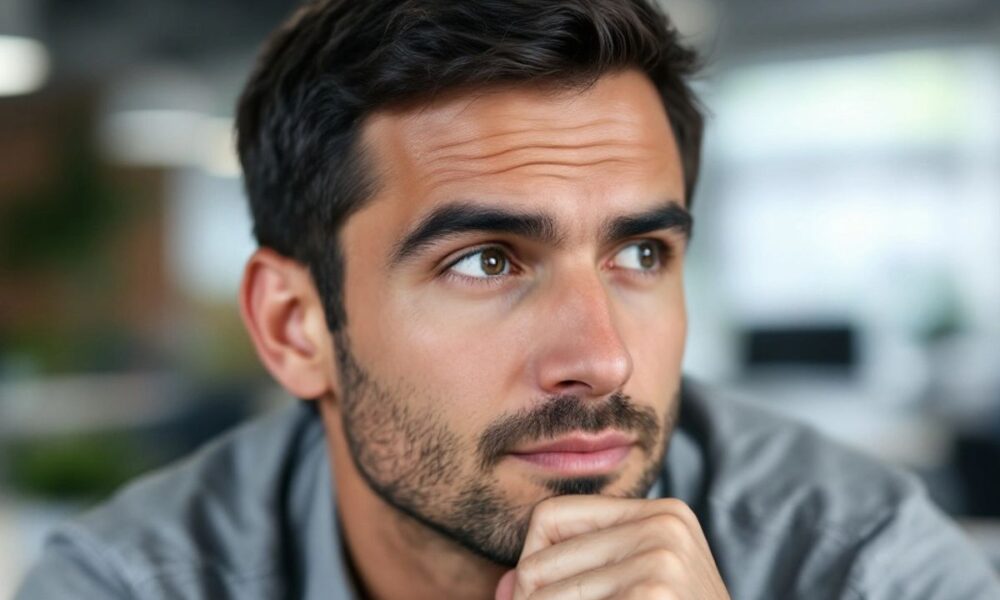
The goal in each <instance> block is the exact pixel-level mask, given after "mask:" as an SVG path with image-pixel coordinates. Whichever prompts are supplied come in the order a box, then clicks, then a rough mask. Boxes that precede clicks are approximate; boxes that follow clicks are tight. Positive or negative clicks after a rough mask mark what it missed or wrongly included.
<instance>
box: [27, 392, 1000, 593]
mask: <svg viewBox="0 0 1000 600" xmlns="http://www.w3.org/2000/svg"><path fill="white" fill-rule="evenodd" d="M681 402H682V404H681V416H680V419H679V422H678V427H677V430H676V431H675V433H674V436H673V438H672V440H671V442H670V447H669V449H668V453H667V460H666V461H665V468H664V475H663V478H662V479H661V480H660V482H658V484H657V485H656V486H655V487H654V490H653V492H651V493H653V494H656V495H669V496H673V497H677V498H680V499H682V500H684V501H685V502H687V503H688V504H689V505H690V506H691V507H692V508H693V509H694V510H695V512H696V513H697V515H698V517H699V521H700V522H701V524H702V527H703V528H704V530H705V533H706V536H707V537H708V540H709V543H710V545H711V547H712V552H713V555H714V556H715V559H716V561H717V563H718V565H719V569H720V571H721V573H722V576H723V579H724V580H725V582H726V585H727V588H728V589H729V591H730V594H731V596H732V597H733V598H734V599H741V600H742V599H758V598H759V599H764V598H768V599H773V598H789V599H794V598H803V599H806V598H808V599H810V600H817V599H819V600H821V599H825V598H830V599H835V598H840V599H855V600H860V599H864V600H882V599H885V600H889V599H892V600H905V599H909V598H912V599H920V600H928V599H942V600H945V599H947V600H953V599H970V600H977V599H982V600H995V599H997V598H1000V580H998V579H997V576H996V573H995V572H993V570H992V569H991V567H990V566H989V564H988V563H987V562H986V560H985V559H984V558H983V557H982V556H981V555H980V554H979V553H978V552H977V551H976V549H975V548H973V546H972V545H971V544H970V542H969V541H968V540H967V539H966V538H965V537H964V536H963V534H962V533H961V531H960V530H958V529H957V527H955V526H954V525H953V524H952V523H951V522H950V521H949V520H948V519H947V518H946V517H945V516H944V515H942V514H941V513H940V511H938V509H937V508H935V507H934V505H933V504H932V503H931V502H930V500H929V499H928V498H927V496H926V494H925V493H924V491H923V489H922V488H921V486H920V485H919V484H918V483H917V482H916V480H915V479H914V478H913V477H911V476H909V475H907V474H904V473H902V472H900V471H897V470H894V469H891V468H889V467H886V466H884V465H881V464H879V463H878V462H876V461H873V460H871V459H869V458H867V457H865V456H863V455H861V454H858V453H856V452H853V451H851V450H848V449H846V448H843V447H841V446H839V445H837V444H835V443H833V442H831V441H829V440H827V439H825V438H823V437H822V436H821V435H819V434H818V433H817V432H815V431H813V430H812V429H809V428H807V427H805V426H802V425H799V424H797V423H793V422H791V421H788V420H785V419H783V418H781V417H778V416H776V415H773V414H770V413H769V412H767V411H765V410H762V409H760V408H757V407H754V406H751V405H748V404H745V403H743V402H741V401H738V400H735V399H732V398H727V397H722V396H721V395H720V394H718V393H715V392H710V391H708V390H707V389H705V388H701V387H699V386H696V385H694V384H692V383H691V382H686V383H685V385H684V391H683V394H682V401H681ZM334 497H335V494H334V488H333V484H332V476H331V471H330V465H329V460H328V455H327V450H326V441H325V437H324V431H323V427H322V423H321V422H320V419H319V417H318V414H317V413H316V410H315V408H314V407H313V406H312V405H310V404H307V403H299V404H296V405H293V406H289V407H287V408H284V409H281V410H278V411H276V412H274V413H271V414H268V415H265V416H263V417H260V418H258V419H256V420H254V421H252V422H250V423H248V424H246V425H243V426H241V427H239V428H237V429H235V430H233V431H232V432H230V433H229V434H227V435H225V436H223V437H221V438H219V439H218V440H216V441H214V442H213V443H211V444H209V445H208V446H206V447H205V448H203V449H202V450H200V451H199V452H197V453H196V454H194V455H193V456H191V457H190V458H188V459H186V460H185V461H183V462H181V463H178V464H176V465H174V466H171V467H168V468H166V469H164V470H161V471H159V472H156V473H154V474H151V475H149V476H146V477H144V478H142V479H140V480H138V481H136V482H135V483H133V484H131V485H129V486H127V487H126V488H124V489H123V490H122V491H120V492H119V493H117V494H116V495H115V496H114V497H113V498H111V499H110V500H109V501H107V502H106V503H104V504H102V505H101V506H99V507H97V508H95V509H93V510H91V511H90V512H88V513H86V514H85V515H83V516H81V517H79V518H78V519H76V520H74V521H72V522H70V523H67V524H66V525H64V526H62V527H60V528H59V529H58V530H57V531H55V532H54V533H53V534H52V535H51V536H50V538H49V540H48V542H47V544H46V547H45V551H44V553H43V556H42V558H41V560H40V561H39V562H38V564H37V565H35V567H34V568H33V569H32V571H31V572H30V573H29V575H28V577H27V578H26V580H25V581H24V583H23V585H22V588H21V590H20V591H19V592H18V594H17V595H16V597H15V600H42V599H45V600H49V599H57V598H73V599H79V600H91V599H93V600H97V599H101V600H108V599H126V598H130V599H131V598H135V599H140V598H141V599H144V600H145V599H150V600H153V599H156V600H159V599H164V600H165V599H185V600H187V599H211V600H228V599H239V600H254V599H265V598H268V599H275V598H304V599H307V600H312V599H316V600H319V599H320V598H322V599H324V600H328V599H331V598H334V599H340V598H344V599H347V598H354V597H357V595H356V593H355V590H354V587H353V585H352V582H351V579H350V575H349V570H348V568H347V567H346V563H345V559H344V555H343V549H342V545H341V544H342V542H341V540H340V536H339V533H338V526H337V518H336V507H335V503H334Z"/></svg>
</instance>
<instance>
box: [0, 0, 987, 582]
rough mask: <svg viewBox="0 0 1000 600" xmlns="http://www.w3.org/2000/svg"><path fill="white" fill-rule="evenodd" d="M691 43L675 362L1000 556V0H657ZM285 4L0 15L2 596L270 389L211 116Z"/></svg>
mask: <svg viewBox="0 0 1000 600" xmlns="http://www.w3.org/2000/svg"><path fill="white" fill-rule="evenodd" d="M662 4H663V5H664V6H665V8H666V9H667V11H668V12H669V13H670V14H671V15H672V16H673V17H674V19H675V21H676V23H677V25H678V27H679V29H680V30H681V32H682V33H683V34H684V35H685V38H686V39H687V40H688V41H689V42H690V43H692V44H693V45H695V46H696V47H697V48H699V49H700V50H701V51H702V53H703V55H704V57H705V68H704V70H703V74H702V76H701V77H699V80H698V81H697V83H696V87H697V89H698V91H699V93H700V94H701V95H702V97H703V99H704V102H705V104H706V106H707V107H708V110H709V113H710V117H709V121H708V123H709V125H708V137H707V140H706V147H705V172H704V176H703V180H702V182H701V185H700V189H699V191H698V194H697V199H696V202H695V206H694V214H695V219H696V233H695V239H694V243H693V245H692V247H691V249H690V253H689V256H688V258H687V266H686V270H687V287H688V290H687V294H688V310H689V315H690V319H691V324H690V337H689V340H688V347H687V353H686V359H685V369H686V372H687V373H688V374H690V375H691V376H693V377H697V378H699V379H701V380H704V381H707V382H709V383H711V384H713V385H717V386H721V387H725V388H731V389H733V390H736V391H737V392H738V393H739V394H740V395H742V396H744V397H746V398H748V399H750V400H751V401H754V402H758V403H761V404H763V405H766V406H768V407H770V408H771V409H773V410H776V411H780V412H783V413H786V414H788V415H791V416H792V417H794V418H797V419H802V420H805V421H807V422H809V423H811V424H813V425H814V426H816V427H818V428H820V429H821V430H823V431H825V432H826V433H827V434H829V435H830V436H832V437H834V438H837V439H840V440H842V441H843V442H845V443H847V444H850V445H852V446H855V447H857V448H859V449H861V450H862V451H864V452H868V453H870V454H873V455H875V456H878V457H880V458H882V459H883V460H886V461H889V462H891V463H894V464H897V465H900V466H902V467H904V468H907V469H910V470H912V471H913V472H915V473H916V474H917V475H919V476H920V477H921V478H922V479H923V480H924V482H925V483H926V485H927V487H928V490H929V492H930V494H931V496H932V497H933V498H934V499H935V500H936V501H937V502H938V503H939V505H940V506H941V507H942V508H943V509H944V510H946V511H947V512H949V513H951V514H953V515H955V517H956V518H957V519H959V521H960V522H961V523H962V524H963V526H964V527H965V528H966V529H967V531H968V532H969V533H970V535H971V536H973V537H974V539H975V540H976V541H977V543H980V544H981V545H982V546H983V548H984V550H985V551H986V552H987V553H989V554H990V555H991V556H992V558H993V560H994V561H995V563H996V564H997V565H998V567H1000V3H998V2H995V1H994V0H880V1H879V2H870V1H868V0H837V1H836V2H801V1H800V0H662ZM295 5H296V2H292V1H290V0H199V1H196V0H0V597H2V596H5V595H6V594H8V593H9V592H10V591H12V590H13V588H14V587H15V586H16V583H17V581H18V580H19V579H20V577H21V575H22V573H23V571H24V569H25V568H26V567H27V565H28V564H29V563H30V562H31V561H32V560H33V559H34V558H35V557H36V556H37V553H38V551H39V548H40V544H41V539H42V538H43V537H44V534H45V532H46V531H47V530H48V529H49V528H50V527H51V526H52V525H53V524H54V523H58V522H59V521H60V520H62V519H64V518H66V517H67V516H70V515H72V514H74V513H76V512H78V511H79V510H81V509H82V508H85V507H86V506H88V505H90V504H92V503H93V502H95V501H98V500H99V499H101V498H103V497H105V496H106V495H107V494H108V493H110V492H111V490H113V489H114V488H115V487H116V486H118V485H119V484H120V483H121V482H122V481H124V480H126V479H128V478H130V477H132V476H134V475H136V474H138V473H141V472H144V471H146V470H149V469H152V468H155V467H156V466H158V465H161V464H164V463H165V462H168V461H170V460H173V459H175V458H177V457H179V456H182V455H184V454H186V453H188V452H190V451H191V450H192V449H194V448H196V447H197V446H198V445H199V444H201V443H203V442H204V441H205V440H206V439H208V438H210V437H212V436H213V435H215V434H217V433H218V432H220V431H222V430H224V429H226V428H228V427H231V426H232V425H233V424H235V423H237V422H239V421H240V420H242V419H245V418H247V417H249V416H251V415H253V414H255V413H258V412H260V411H263V410H267V408H268V407H272V406H274V405H277V404H281V403H287V402H293V400H292V399H290V398H288V397H286V396H285V394H284V393H283V392H282V391H281V390H280V389H278V388H277V387H276V386H275V385H274V384H273V383H272V382H271V381H270V379H269V378H268V377H267V375H266V373H265V372H264V371H263V369H262V368H261V367H260V366H259V364H258V362H257V360H256V358H255V356H254V354H253V351H252V348H251V346H250V342H249V339H248V337H247V336H246V334H245V333H244V332H243V329H242V325H241V324H240V321H239V317H238V314H237V309H236V303H235V295H236V287H237V284H238V280H239V277H240V275H241V270H242V265H243V262H244V261H245V259H246V258H247V257H248V256H249V254H250V253H251V252H252V251H253V248H254V244H253V242H252V239H251V236H250V222H249V218H248V215H247V210H246V207H245V204H244V198H243V193H242V189H241V182H240V179H239V166H238V164H237V162H236V160H235V156H234V152H233V148H232V112H233V107H234V104H235V100H236V96H237V94H238V93H239V90H240V88H241V86H242V84H243V82H244V80H245V78H246V76H247V74H248V72H249V69H250V67H251V65H252V62H253V58H254V55H255V53H256V50H257V48H258V47H259V45H260V43H261V42H262V41H263V39H264V38H265V37H266V35H267V33H268V32H269V31H270V30H271V29H272V28H273V27H275V26H276V25H277V24H278V23H279V22H280V21H281V20H282V19H283V18H284V17H285V16H286V15H287V14H288V13H289V12H290V11H291V10H292V9H293V8H294V6H295Z"/></svg>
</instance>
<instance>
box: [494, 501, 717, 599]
mask: <svg viewBox="0 0 1000 600" xmlns="http://www.w3.org/2000/svg"><path fill="white" fill-rule="evenodd" d="M527 598H531V599H532V600H541V599H546V600H547V599H550V598H572V599H573V600H584V599H590V598H643V599H658V598H663V599H665V598H669V599H671V600H681V599H688V598H690V599H697V600H720V599H728V598H729V593H728V592H727V591H726V588H725V585H724V584H723V583H722V576H721V575H720V574H719V569H718V567H716V565H715V560H714V559H713V558H712V553H711V550H710V549H709V547H708V542H707V541H706V540H705V535H704V533H702V531H701V525H700V524H699V523H698V519H697V517H695V514H694V512H693V511H692V510H691V509H690V508H689V507H688V506H687V505H686V504H684V503H683V502H681V501H680V500H676V499H673V498H664V499H661V500H645V499H628V498H612V497H608V496H596V495H595V496H558V497H555V498H549V499H547V500H544V501H543V502H541V503H539V504H538V506H536V507H535V510H534V512H533V513H532V516H531V524H530V525H529V527H528V535H527V537H526V538H525V542H524V549H523V550H522V551H521V558H520V560H519V561H518V563H517V568H516V569H514V570H513V571H508V572H507V574H505V575H504V576H503V578H501V579H500V583H499V584H498V585H497V589H496V599H497V600H524V599H527Z"/></svg>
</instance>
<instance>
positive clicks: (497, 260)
mask: <svg viewBox="0 0 1000 600" xmlns="http://www.w3.org/2000/svg"><path fill="white" fill-rule="evenodd" d="M479 263H480V265H481V267H482V269H483V273H486V274H487V275H490V276H494V275H501V274H503V272H504V271H505V270H506V269H507V257H506V256H504V255H503V253H502V252H500V251H499V250H497V249H496V248H490V249H488V250H483V251H482V252H480V253H479Z"/></svg>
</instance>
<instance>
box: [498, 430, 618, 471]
mask: <svg viewBox="0 0 1000 600" xmlns="http://www.w3.org/2000/svg"><path fill="white" fill-rule="evenodd" d="M634 444H635V439H634V438H632V437H629V436H627V435H625V434H623V433H620V432H616V431H609V432H604V433H599V434H585V433H576V434H573V435H570V436H567V437H563V438H559V439H557V440H552V441H545V442H542V443H539V444H534V445H531V446H527V447H524V448H518V449H517V450H516V451H514V452H512V453H511V456H512V457H513V458H515V459H517V460H518V461H521V462H524V463H528V464H530V465H532V466H533V467H538V468H541V469H543V470H545V471H548V472H551V473H553V474H557V475H562V476H582V475H600V474H605V473H608V472H610V471H613V470H614V469H616V468H618V466H619V465H620V464H621V463H622V462H623V461H624V460H625V457H627V456H628V454H629V452H630V451H631V450H632V446H633V445H634Z"/></svg>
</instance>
